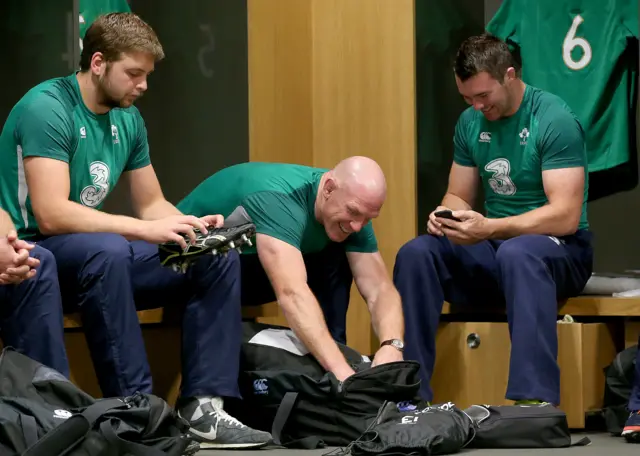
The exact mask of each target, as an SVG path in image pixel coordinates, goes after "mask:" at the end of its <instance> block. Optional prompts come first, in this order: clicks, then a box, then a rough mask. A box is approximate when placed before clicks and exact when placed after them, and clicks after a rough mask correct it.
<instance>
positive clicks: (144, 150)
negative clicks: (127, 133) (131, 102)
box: [124, 109, 151, 171]
mask: <svg viewBox="0 0 640 456" xmlns="http://www.w3.org/2000/svg"><path fill="white" fill-rule="evenodd" d="M135 116H136V119H135V125H136V135H135V136H134V143H133V145H132V149H131V155H129V161H128V162H127V166H126V167H125V169H124V170H125V171H133V170H134V169H139V168H144V167H145V166H147V165H150V164H151V157H150V156H149V140H148V138H147V127H146V126H145V124H144V119H143V118H142V116H141V115H140V112H139V111H138V110H137V109H136V111H135Z"/></svg>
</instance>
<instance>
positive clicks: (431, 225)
mask: <svg viewBox="0 0 640 456" xmlns="http://www.w3.org/2000/svg"><path fill="white" fill-rule="evenodd" d="M450 210H451V209H449V208H448V207H445V206H438V207H436V210H435V211H433V212H432V213H431V214H429V221H428V222H427V232H428V233H429V234H433V235H434V236H444V233H443V232H442V225H441V224H440V222H438V220H437V219H436V216H435V213H436V212H438V211H450Z"/></svg>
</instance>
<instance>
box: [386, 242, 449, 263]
mask: <svg viewBox="0 0 640 456" xmlns="http://www.w3.org/2000/svg"><path fill="white" fill-rule="evenodd" d="M441 245H442V240H441V239H440V238H439V237H438V236H433V235H431V234H424V235H422V236H418V237H417V238H415V239H412V240H410V241H409V242H407V243H406V244H404V245H403V246H402V247H400V250H398V253H397V254H396V265H398V264H403V263H406V262H412V261H414V260H416V259H418V258H424V257H425V256H427V255H432V254H437V253H438V252H439V251H440V248H441Z"/></svg>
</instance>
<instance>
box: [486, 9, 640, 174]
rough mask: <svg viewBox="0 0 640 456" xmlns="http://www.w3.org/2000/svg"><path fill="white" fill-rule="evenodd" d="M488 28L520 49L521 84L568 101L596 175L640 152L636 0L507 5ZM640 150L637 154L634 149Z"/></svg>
mask: <svg viewBox="0 0 640 456" xmlns="http://www.w3.org/2000/svg"><path fill="white" fill-rule="evenodd" d="M487 31H488V32H489V33H492V34H494V35H496V36H498V37H500V38H502V39H503V40H505V41H507V43H509V44H510V45H511V47H512V49H513V48H516V49H518V50H519V51H520V55H521V57H522V70H523V71H522V79H523V80H524V81H525V82H526V83H528V84H531V85H534V86H536V87H539V88H541V89H543V90H546V91H549V92H551V93H554V94H556V95H558V96H559V97H561V98H562V99H563V100H565V101H566V102H567V103H568V105H569V106H570V107H571V109H572V110H573V111H574V112H575V113H576V115H577V116H578V118H579V119H580V122H581V124H582V125H583V127H584V130H585V133H586V144H587V157H588V161H589V171H590V172H594V171H600V170H604V169H610V168H613V167H614V166H617V165H620V164H622V163H625V162H627V161H628V160H629V157H630V154H631V153H635V144H633V141H631V138H632V137H633V135H632V131H631V129H634V128H635V113H633V112H631V110H632V107H633V104H634V102H635V100H636V96H637V93H636V90H637V61H638V60H637V59H638V57H637V55H635V52H637V48H636V47H635V46H629V43H630V41H631V40H637V37H638V2H637V1H636V0H606V1H605V0H535V1H533V0H503V2H502V5H501V6H500V9H499V10H498V12H497V13H496V14H495V16H494V17H493V19H492V20H491V21H490V23H489V24H488V25H487ZM632 150H633V152H632Z"/></svg>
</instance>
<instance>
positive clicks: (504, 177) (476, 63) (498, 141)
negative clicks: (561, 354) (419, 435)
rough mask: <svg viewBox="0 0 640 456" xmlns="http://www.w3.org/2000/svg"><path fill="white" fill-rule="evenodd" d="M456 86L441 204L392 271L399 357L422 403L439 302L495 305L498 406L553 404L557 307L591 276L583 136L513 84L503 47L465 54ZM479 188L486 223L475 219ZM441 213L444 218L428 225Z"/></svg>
mask: <svg viewBox="0 0 640 456" xmlns="http://www.w3.org/2000/svg"><path fill="white" fill-rule="evenodd" d="M455 77H456V82H457V85H458V90H459V92H460V94H461V95H462V96H463V97H464V99H465V100H466V102H467V103H468V104H470V105H471V107H470V108H468V109H467V110H465V111H464V112H463V113H462V114H461V116H460V118H459V120H458V123H457V125H456V128H455V135H454V157H453V165H452V167H451V172H450V174H449V186H448V189H447V193H446V194H445V196H444V198H443V200H442V204H441V206H439V207H438V208H436V210H435V211H434V212H433V213H431V215H430V217H429V222H428V234H426V235H423V236H420V237H418V238H416V239H414V240H412V241H410V242H408V243H407V244H406V245H404V246H403V247H402V248H401V250H400V251H399V252H398V256H397V259H396V264H395V269H394V282H395V284H396V286H397V288H398V291H399V292H400V295H401V296H402V303H403V306H404V313H405V314H406V315H407V329H406V332H407V336H406V338H407V350H406V355H405V356H406V358H407V359H413V360H417V361H419V362H420V364H421V375H420V378H421V380H422V386H421V393H422V396H423V399H425V400H432V391H431V388H430V386H429V381H430V379H431V374H432V371H433V366H434V360H435V337H436V331H437V327H438V321H439V318H440V313H441V311H442V305H443V301H444V300H447V301H448V302H451V303H452V304H471V305H474V304H476V305H477V304H481V303H483V302H486V303H500V302H504V303H506V308H507V317H508V320H509V331H510V334H511V341H512V349H511V363H510V375H509V384H508V387H507V394H506V397H507V399H511V400H515V401H518V402H519V403H522V402H525V403H529V402H551V403H553V404H556V405H557V404H559V402H560V372H559V368H558V365H557V361H556V358H557V351H558V341H557V332H556V321H557V310H558V309H557V302H558V299H559V298H566V297H572V296H575V295H577V294H579V293H580V292H581V291H582V289H583V288H584V286H585V284H586V282H587V280H588V279H589V276H590V275H591V268H592V256H593V255H592V249H591V234H590V232H589V231H588V223H587V213H586V201H587V189H588V180H587V179H588V175H587V170H586V164H587V157H586V149H585V142H584V133H583V130H582V127H581V126H580V123H579V121H578V120H577V118H576V116H575V115H574V114H573V113H572V112H571V110H570V109H569V107H568V106H567V105H566V103H564V102H563V101H562V100H561V99H560V98H558V97H557V96H555V95H552V94H550V93H547V92H544V91H542V90H540V89H537V88H535V87H532V86H529V85H527V84H525V83H524V82H523V81H522V79H520V71H519V68H518V66H517V63H516V61H515V60H514V58H513V56H512V55H511V53H510V52H509V48H508V47H507V45H506V44H505V43H504V42H502V41H500V40H499V39H497V38H495V37H493V36H490V35H482V36H477V37H471V38H469V39H468V40H466V41H465V42H464V43H463V44H462V46H461V47H460V49H459V51H458V55H457V57H456V63H455ZM480 182H482V184H483V189H484V195H485V201H484V203H485V204H484V205H485V210H486V214H487V215H486V217H485V216H483V215H482V214H479V213H478V212H475V211H473V210H472V208H473V206H474V203H475V200H476V195H477V190H478V186H479V184H480ZM447 209H449V210H451V211H452V213H451V214H449V218H443V217H442V216H440V217H437V216H436V215H435V212H437V211H441V210H447ZM451 216H452V217H454V218H456V219H458V221H456V220H452V219H451Z"/></svg>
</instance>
